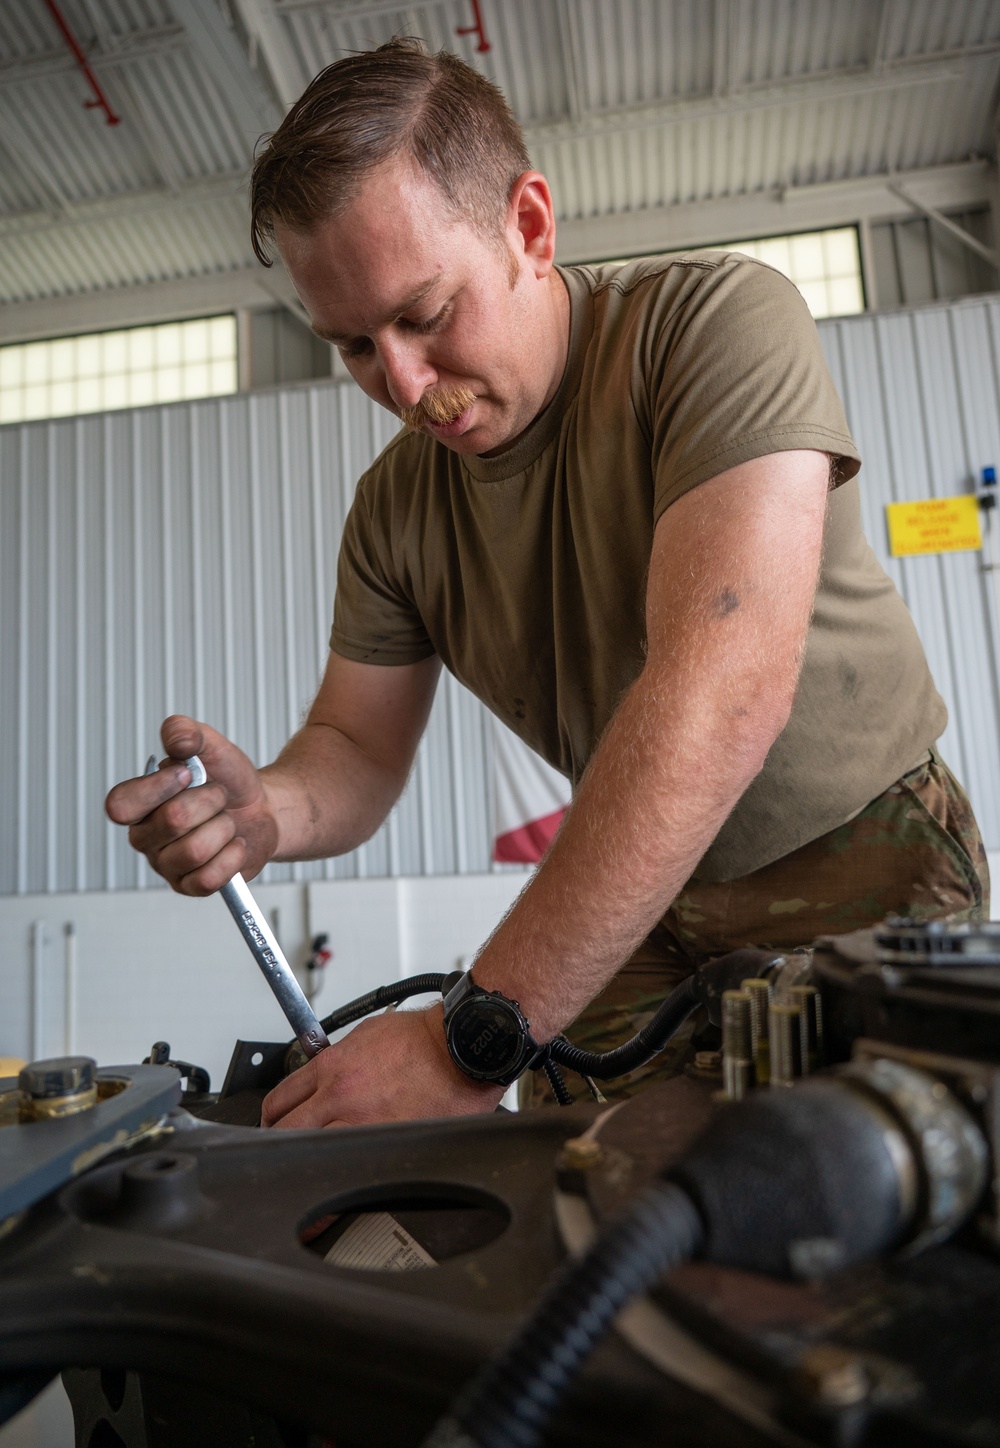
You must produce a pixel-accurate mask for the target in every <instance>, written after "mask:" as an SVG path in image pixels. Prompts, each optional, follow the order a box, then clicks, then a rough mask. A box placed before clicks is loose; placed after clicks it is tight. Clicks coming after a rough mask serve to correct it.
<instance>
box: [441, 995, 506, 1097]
mask: <svg viewBox="0 0 1000 1448" xmlns="http://www.w3.org/2000/svg"><path fill="white" fill-rule="evenodd" d="M449 1034H450V1037H451V1046H452V1050H453V1052H454V1054H455V1056H456V1058H457V1059H458V1060H459V1061H460V1062H461V1063H462V1065H463V1066H464V1067H465V1068H466V1070H468V1071H474V1072H476V1073H477V1074H480V1073H481V1074H482V1075H483V1076H488V1077H494V1076H503V1075H505V1074H506V1073H507V1072H508V1071H510V1070H512V1069H513V1068H515V1067H516V1066H517V1064H518V1062H519V1060H520V1058H521V1056H522V1055H523V1052H524V1040H523V1033H522V1031H521V1028H520V1026H519V1024H518V1022H517V1020H516V1018H515V1016H514V1015H513V1013H512V1011H511V1009H510V1007H509V1006H507V1005H505V1004H504V1002H503V1001H493V1000H488V999H485V998H484V997H482V996H480V997H478V998H477V999H475V1000H468V1001H463V1002H462V1004H461V1005H460V1006H459V1008H458V1010H457V1011H456V1012H455V1014H454V1015H453V1016H452V1018H451V1021H450V1022H449Z"/></svg>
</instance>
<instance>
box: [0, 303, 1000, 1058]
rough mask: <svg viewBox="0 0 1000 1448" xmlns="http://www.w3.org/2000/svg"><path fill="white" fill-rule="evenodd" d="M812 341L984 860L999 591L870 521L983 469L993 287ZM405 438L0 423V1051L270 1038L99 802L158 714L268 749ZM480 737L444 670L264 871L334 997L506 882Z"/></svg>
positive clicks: (490, 909) (288, 405)
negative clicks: (383, 783) (341, 819)
mask: <svg viewBox="0 0 1000 1448" xmlns="http://www.w3.org/2000/svg"><path fill="white" fill-rule="evenodd" d="M820 332H821V336H822V339H823V345H824V347H825V349H826V352H827V355H828V358H829V361H830V364H831V367H832V369H833V372H834V376H835V379H836V381H837V384H838V387H839V389H840V391H841V395H842V396H843V398H844V402H845V405H846V408H847V413H848V417H849V419H850V423H851V426H852V429H853V431H854V433H855V436H856V438H857V441H858V443H859V446H860V450H861V453H862V456H863V457H864V459H865V468H864V471H863V473H862V497H863V504H864V509H865V524H866V530H867V532H868V536H869V539H870V540H871V542H872V545H873V546H874V548H875V550H876V552H877V553H878V554H879V556H880V558H881V559H882V560H883V562H884V563H885V564H886V566H887V567H888V569H889V571H890V573H891V574H892V576H893V577H894V579H895V580H896V581H897V583H898V585H899V587H900V589H901V591H902V593H903V596H904V597H905V598H906V600H907V603H908V604H909V606H910V608H911V610H912V612H913V614H914V616H915V618H916V621H917V625H918V628H919V630H920V633H921V636H922V638H923V640H924V643H925V646H926V648H927V651H928V654H929V656H930V660H931V666H932V668H933V670H934V673H935V677H936V678H937V681H938V684H939V687H940V688H941V690H942V692H943V694H944V696H945V698H946V700H947V703H948V706H949V710H950V714H951V723H950V725H949V728H948V731H947V733H946V735H945V736H944V739H943V741H942V750H943V753H944V755H945V757H946V758H947V759H948V760H949V762H950V763H951V764H952V765H953V767H954V768H955V769H956V771H957V772H958V774H959V775H960V777H961V778H962V779H963V781H964V782H965V783H966V785H967V787H968V788H969V791H970V794H971V795H972V799H973V802H974V805H975V807H976V811H977V815H978V817H979V821H980V824H981V826H982V828H983V832H984V835H985V837H986V841H987V845H988V847H989V848H990V849H991V850H997V849H1000V761H998V758H997V754H996V749H995V741H996V739H997V737H998V732H1000V728H998V726H1000V683H998V659H1000V624H998V619H1000V614H998V611H997V595H996V594H995V592H994V588H995V587H1000V584H995V582H994V580H995V579H996V578H997V575H996V574H995V573H994V574H990V573H988V572H985V571H984V570H983V568H982V561H983V559H982V557H981V555H980V554H978V553H963V554H953V555H948V556H940V557H929V558H916V559H908V560H890V559H888V558H887V556H886V537H885V524H884V514H883V505H884V504H885V503H887V502H890V501H896V500H904V499H913V498H921V497H933V496H948V495H952V494H955V493H961V492H967V491H968V490H970V489H971V488H974V487H975V486H976V480H977V478H978V476H979V472H980V469H981V468H982V467H983V466H986V465H989V464H993V465H995V466H1000V425H998V415H1000V298H997V297H995V296H994V297H987V298H976V299H968V300H964V301H961V302H958V303H947V304H937V305H932V306H928V307H924V308H917V309H912V310H903V311H900V312H897V313H893V314H866V315H862V316H859V317H854V318H849V319H843V320H839V321H836V320H835V321H828V322H824V323H821V324H820ZM395 426H396V424H395V422H394V420H393V419H392V418H391V417H389V416H388V414H386V413H384V412H382V411H381V410H380V409H379V408H377V407H376V406H375V405H374V404H372V403H370V402H369V401H368V400H367V399H366V398H364V397H363V395H362V394H361V393H360V392H359V391H358V390H357V389H356V388H354V387H353V386H352V385H350V384H340V383H334V382H326V383H319V384H310V385H300V386H297V387H289V388H285V389H283V390H279V391H275V392H272V393H263V394H253V395H249V396H234V397H230V398H223V399H212V400H207V401H203V402H195V403H184V404H174V405H171V406H168V407H162V408H150V409H143V410H139V411H135V412H121V413H111V414H104V415H101V416H94V417H89V418H83V419H70V420H63V421H56V422H51V423H33V424H26V425H24V426H18V427H6V428H3V429H0V480H2V484H0V774H2V778H3V779H4V781H5V789H4V807H3V810H2V811H0V939H2V940H3V941H4V942H5V944H4V947H3V951H4V956H5V958H4V961H3V964H4V967H5V969H4V971H3V973H2V983H0V1054H2V1053H4V1052H12V1053H15V1054H21V1055H28V1054H33V1055H38V1054H40V1053H41V1054H44V1053H46V1052H49V1051H52V1050H60V1049H63V1047H64V1045H65V1044H66V1043H70V1044H72V1045H73V1046H74V1047H76V1048H80V1049H86V1050H90V1051H91V1052H96V1053H98V1054H99V1055H100V1057H101V1058H102V1059H104V1060H107V1059H108V1057H109V1055H116V1054H118V1055H121V1056H123V1057H124V1058H125V1059H132V1060H134V1059H136V1054H137V1052H138V1050H139V1048H140V1047H142V1048H143V1052H144V1053H145V1050H147V1049H148V1045H149V1043H150V1042H151V1041H152V1039H154V1038H155V1037H156V1036H157V1035H160V1036H162V1035H166V1034H167V1032H168V1030H181V1031H183V1032H184V1033H185V1034H184V1037H183V1038H179V1039H178V1040H177V1041H176V1042H175V1045H176V1049H177V1051H178V1053H179V1054H182V1055H184V1056H185V1057H186V1058H187V1059H196V1060H197V1059H201V1058H204V1059H205V1062H206V1064H210V1066H211V1067H212V1068H213V1069H215V1070H219V1069H221V1066H222V1065H224V1061H225V1057H226V1056H227V1055H228V1049H229V1046H230V1045H231V1043H232V1040H233V1038H234V1037H235V1035H237V1034H240V1035H242V1036H244V1037H247V1036H248V1035H250V1034H253V1033H254V1032H257V1033H258V1034H261V1035H263V1036H264V1037H266V1036H268V1035H269V1034H270V1035H274V1034H277V1035H278V1036H279V1037H280V1036H281V1035H283V1034H284V1031H283V1030H282V1029H281V1027H282V1025H283V1023H282V1022H281V1021H280V1020H279V1019H278V1018H277V1017H276V1012H275V1010H274V1007H273V1005H272V1004H271V1002H270V1001H269V999H268V997H267V992H266V988H265V987H264V985H263V983H262V982H258V980H257V978H256V974H255V972H254V969H253V966H252V964H251V962H250V961H249V958H248V956H247V955H246V953H245V949H244V947H243V945H242V942H241V941H240V940H239V938H238V936H237V935H236V931H235V928H234V927H233V926H232V922H231V921H229V920H228V917H227V916H226V914H225V911H224V908H223V907H222V906H221V903H220V902H218V901H208V902H192V901H190V900H184V899H180V898H179V897H174V896H172V895H170V894H169V892H167V891H166V890H165V889H163V888H161V882H159V881H158V880H157V879H156V878H155V877H153V876H152V875H151V873H150V872H149V871H148V869H147V867H146V866H145V863H144V862H143V861H141V860H140V859H139V858H138V857H137V856H136V855H135V854H134V853H133V852H132V851H131V850H130V849H129V847H128V845H127V842H126V839H125V834H124V831H121V830H118V829H115V828H114V827H113V826H111V825H110V824H109V823H108V822H107V821H106V819H105V817H104V814H103V810H102V800H103V797H104V794H105V792H106V790H107V788H108V786H109V785H110V784H111V783H113V782H114V781H115V780H117V779H119V778H123V777H125V776H127V775H129V774H133V773H136V772H137V771H138V770H140V769H141V768H142V765H143V762H144V760H145V759H146V757H147V755H148V754H149V753H150V752H151V751H152V750H154V749H155V748H156V747H157V731H158V726H159V722H160V720H161V719H162V717H163V716H164V715H165V714H167V713H170V712H174V711H184V712H191V713H193V714H195V715H196V716H197V717H201V718H205V719H208V720H210V721H212V722H214V723H215V724H216V725H218V726H219V727H220V728H222V729H223V730H225V731H226V732H228V733H229V734H230V735H231V736H232V737H233V738H234V739H235V740H236V741H237V742H238V743H239V744H241V745H242V746H243V747H244V748H245V749H246V750H247V751H248V753H249V754H250V755H251V757H253V758H254V759H255V760H259V761H263V760H266V759H269V758H271V757H273V755H274V753H275V752H276V751H277V750H278V749H279V748H280V746H281V745H282V744H283V742H284V741H285V739H286V738H287V737H288V735H289V733H290V732H291V731H292V730H293V729H294V728H295V727H296V725H297V724H298V722H299V720H300V718H301V716H302V712H303V710H304V708H305V707H306V705H307V704H308V701H309V699H310V697H311V694H312V692H313V690H314V688H315V684H316V681H317V678H318V675H319V671H320V669H321V667H322V664H323V659H324V656H325V652H326V639H327V634H328V629H329V621H330V612H331V600H332V597H333V591H334V575H335V563H336V553H337V543H338V539H339V536H340V531H341V528H342V525H343V520H344V517H345V514H346V510H347V507H348V505H349V501H350V497H351V495H352V493H353V489H354V485H355V481H356V479H357V478H358V476H359V475H360V474H361V472H362V471H363V470H364V468H365V467H366V466H367V465H368V463H369V462H370V461H371V459H372V458H373V457H374V456H375V455H376V454H377V452H378V451H379V449H380V448H381V447H382V446H384V444H385V443H386V442H387V441H388V439H389V437H390V436H391V435H392V433H393V431H394V429H395ZM485 724H486V716H485V713H484V711H483V709H482V707H481V706H480V705H479V704H478V702H477V701H475V700H474V699H473V698H472V697H471V696H470V695H469V694H468V693H466V692H465V691H464V690H463V689H462V688H461V687H460V686H458V685H457V684H455V683H454V681H451V680H446V681H445V682H444V684H443V687H442V688H441V690H440V691H439V695H438V699H437V701H436V704H435V707H434V712H433V715H432V719H431V723H430V726H429V729H428V732H427V736H426V738H425V740H424V743H423V744H422V746H421V749H420V753H419V759H418V763H417V765H416V768H415V770H414V775H413V778H412V780H411V783H410V785H409V788H408V790H407V793H406V796H405V797H404V799H403V801H402V803H401V805H400V806H399V808H398V809H397V810H396V811H395V812H394V814H393V816H392V817H391V819H390V821H389V822H388V823H387V825H386V826H385V827H384V828H383V829H382V830H381V831H379V833H378V835H376V837H375V838H374V839H373V840H372V841H371V842H370V843H369V844H367V845H365V846H364V847H363V848H362V849H360V850H358V851H356V852H354V853H353V854H352V855H348V856H345V857H344V858H342V859H340V860H334V861H323V862H317V863H313V864H304V865H276V866H271V867H269V868H268V870H267V872H266V873H265V875H264V876H263V877H262V882H263V883H262V885H261V889H260V895H261V899H262V902H263V903H264V904H265V905H266V907H267V908H269V909H272V910H275V911H277V912H278V915H279V917H280V938H281V939H282V943H283V945H284V946H285V948H286V950H287V951H288V952H289V954H290V955H291V956H292V957H293V958H294V959H295V960H296V962H297V963H301V960H302V958H303V951H304V949H305V945H306V942H307V940H308V938H309V936H310V934H311V933H313V932H315V931H317V930H320V929H329V930H330V932H331V936H332V944H333V946H334V950H335V961H334V967H332V968H331V971H330V972H328V980H327V983H326V985H325V986H324V994H323V996H322V997H321V999H320V1000H319V1002H318V1004H319V1006H320V1007H321V1008H322V1009H323V1010H327V1009H332V1007H333V1005H334V1004H336V1003H338V1002H339V1001H342V1000H344V999H346V998H348V997H349V996H350V995H352V994H355V993H357V991H360V990H363V989H367V988H369V987H370V986H371V985H374V984H377V983H379V982H380V981H382V980H385V979H389V978H392V977H394V976H397V975H399V974H406V973H408V972H409V971H410V970H415V969H449V968H452V967H453V966H454V964H455V961H456V960H457V959H460V958H461V957H462V956H463V955H465V954H468V953H471V952H472V951H473V950H474V949H475V947H476V945H477V944H478V943H480V941H481V940H482V939H483V938H484V936H485V934H486V933H488V931H489V929H490V928H491V927H492V925H493V924H494V923H495V922H496V920H497V919H498V918H499V916H500V915H501V914H502V913H503V910H504V909H505V908H506V905H507V904H508V903H509V901H510V900H511V899H512V898H513V896H514V894H515V893H516V891H517V889H518V888H519V887H520V885H521V884H522V883H523V878H524V876H523V872H520V871H513V872H493V871H492V867H491V865H490V861H489V853H490V843H491V779H490V773H489V755H488V747H487V738H486V728H485ZM441 877H443V878H441ZM455 877H459V878H458V879H456V878H455ZM463 881H464V883H463ZM449 922H452V923H449ZM181 942H182V944H181ZM211 982H215V983H214V984H211ZM74 992H75V995H74ZM71 997H72V998H71ZM126 997H128V1004H127V1005H125V1004H123V1003H124V1002H125V999H126ZM154 1006H155V1009H154ZM137 1011H138V1015H139V1017H141V1021H142V1024H143V1029H141V1030H140V1025H139V1020H138V1018H137V1015H136V1012H137ZM193 1016H197V1017H198V1024H197V1025H196V1026H195V1025H194V1024H192V1017H193ZM199 1053H200V1055H199Z"/></svg>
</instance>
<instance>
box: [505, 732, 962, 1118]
mask: <svg viewBox="0 0 1000 1448" xmlns="http://www.w3.org/2000/svg"><path fill="white" fill-rule="evenodd" d="M989 889H990V885H989V870H988V867H987V864H986V851H985V849H984V847H983V842H982V839H981V837H980V834H979V830H978V828H977V826H976V821H975V818H974V816H973V813H972V806H971V805H970V803H969V800H968V797H967V796H966V794H965V791H964V790H963V789H962V787H961V785H960V784H959V783H958V780H957V779H956V778H955V777H954V775H953V774H952V773H951V771H950V770H949V769H948V768H947V766H946V765H945V764H944V763H943V762H942V760H941V759H940V757H939V756H938V755H937V754H936V753H935V752H934V751H931V755H930V758H929V759H927V760H926V761H925V762H924V763H923V764H920V765H918V766H917V768H915V769H911V770H910V771H909V772H908V773H907V774H904V775H903V777H902V778H901V779H900V780H898V781H897V782H896V783H895V784H894V785H892V786H891V787H890V788H889V789H887V790H886V791H885V793H884V794H880V795H879V796H878V798H877V799H873V800H872V801H871V803H870V804H868V805H866V806H865V808H864V809H863V810H862V811H861V812H860V814H857V815H855V817H854V818H853V819H852V820H849V821H848V822H847V824H844V825H840V826H839V827H838V828H837V829H835V830H831V831H830V832H829V834H826V835H822V836H820V838H819V839H818V840H813V841H812V842H811V843H810V844H808V845H804V846H803V847H802V848H801V849H800V850H795V851H793V853H792V854H790V855H785V856H784V858H783V859H780V860H775V862H774V863H773V864H771V865H765V866H764V868H763V869H762V870H755V871H754V872H753V873H752V874H750V875H743V876H742V877H741V878H740V879H738V880H727V881H724V882H721V883H708V882H706V881H697V880H695V881H691V882H689V883H688V885H687V886H686V887H685V888H684V889H683V890H682V891H681V893H680V895H678V896H677V898H676V900H675V901H674V903H673V905H672V906H671V907H670V909H669V910H668V911H667V914H666V915H665V916H664V918H663V919H662V920H661V921H660V923H659V924H658V925H657V926H656V928H655V929H654V930H653V932H652V934H651V935H650V936H649V937H648V939H647V940H645V941H644V942H643V944H642V945H641V946H640V948H639V949H638V950H637V951H636V953H635V955H634V956H633V957H632V959H631V960H630V961H628V963H627V964H626V965H624V966H623V967H622V968H621V970H620V971H619V972H618V974H617V975H616V976H615V977H614V979H613V980H612V981H611V982H610V983H609V984H608V985H607V986H606V987H605V989H604V990H603V991H602V992H601V994H600V995H599V996H597V997H596V999H595V1000H593V1001H592V1002H591V1003H590V1005H589V1006H587V1008H586V1009H585V1010H584V1011H583V1012H582V1013H581V1014H580V1016H578V1017H577V1019H576V1021H574V1023H573V1025H572V1026H571V1027H570V1028H569V1030H568V1031H567V1032H566V1034H567V1036H569V1038H570V1039H571V1040H572V1041H574V1042H575V1043H576V1044H577V1045H578V1046H583V1047H585V1048H586V1049H587V1050H590V1051H607V1050H610V1049H611V1048H612V1047H613V1046H618V1045H620V1044H621V1043H622V1042H623V1041H627V1040H628V1039H629V1038H630V1037H631V1036H633V1035H634V1034H635V1033H636V1031H638V1030H639V1029H640V1027H642V1026H644V1025H645V1024H646V1022H647V1021H648V1020H649V1018H650V1017H651V1015H652V1014H653V1012H654V1011H655V1010H656V1008H657V1006H658V1005H659V1004H660V1002H661V1001H662V1000H663V999H664V997H665V996H666V995H668V994H669V993H670V991H671V990H672V989H673V988H674V986H675V985H677V983H678V982H679V981H681V980H683V978H684V977H685V976H688V975H690V974H691V973H692V971H695V970H697V969H698V967H699V965H702V964H703V963H704V962H705V961H706V960H708V959H710V958H711V957H713V956H716V955H724V954H725V953H726V951H729V950H736V949H737V948H738V947H740V946H745V945H751V946H757V947H760V948H761V949H765V950H794V949H796V948H797V947H800V946H808V945H811V944H812V942H813V941H814V940H815V939H816V937H817V936H818V935H839V934H843V933H844V932H846V931H849V930H859V929H862V928H863V927H865V926H869V925H875V924H877V923H878V921H880V920H882V919H884V917H885V916H886V915H889V914H899V915H909V916H912V917H913V918H915V919H917V920H932V919H938V918H940V917H942V916H950V917H951V918H953V919H957V920H981V919H983V918H984V916H985V917H988V916H989ZM699 1014H700V1013H699ZM699 1014H696V1015H695V1016H693V1017H692V1018H691V1019H690V1020H689V1021H688V1023H687V1024H686V1025H685V1026H684V1027H682V1028H681V1030H680V1031H679V1032H678V1033H677V1035H676V1036H675V1037H674V1038H673V1040H672V1041H671V1042H670V1044H669V1046H668V1047H667V1049H666V1050H665V1051H664V1052H662V1053H661V1054H660V1055H659V1056H658V1057H657V1058H656V1059H655V1060H654V1061H651V1062H650V1063H649V1064H648V1065H646V1066H641V1067H640V1068H639V1069H638V1070H637V1071H633V1072H631V1073H630V1074H629V1075H628V1076H624V1077H622V1078H620V1079H619V1080H616V1081H612V1082H608V1083H606V1084H602V1087H601V1089H602V1091H603V1092H604V1094H605V1095H606V1096H607V1097H608V1098H609V1099H610V1098H613V1097H625V1096H632V1095H634V1094H635V1092H636V1091H637V1090H640V1089H641V1088H642V1087H643V1086H645V1085H648V1084H650V1083H651V1082H653V1081H660V1080H665V1079H666V1078H667V1077H668V1076H674V1075H676V1074H677V1073H678V1072H679V1071H680V1070H681V1069H682V1067H683V1065H684V1062H685V1060H686V1059H687V1058H688V1056H689V1055H690V1054H691V1051H692V1047H691V1038H692V1036H693V1035H694V1034H695V1032H696V1030H697V1029H698V1028H699V1024H703V1021H701V1022H700V1021H699ZM566 1084H567V1086H568V1087H569V1089H570V1091H571V1092H572V1093H573V1095H574V1096H577V1097H580V1098H581V1099H582V1098H584V1097H585V1096H586V1089H585V1087H584V1086H583V1083H582V1082H580V1080H579V1077H576V1076H574V1074H573V1073H572V1072H569V1073H567V1081H566ZM519 1099H520V1104H521V1106H522V1108H523V1107H527V1106H538V1105H548V1104H551V1103H552V1093H551V1091H550V1089H549V1087H548V1083H547V1082H546V1080H545V1078H544V1076H543V1075H542V1074H541V1072H539V1073H538V1074H537V1075H535V1074H533V1073H529V1074H528V1075H527V1076H525V1077H524V1078H522V1081H521V1083H520V1092H519Z"/></svg>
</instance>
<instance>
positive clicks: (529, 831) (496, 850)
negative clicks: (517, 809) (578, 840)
mask: <svg viewBox="0 0 1000 1448" xmlns="http://www.w3.org/2000/svg"><path fill="white" fill-rule="evenodd" d="M565 813H566V811H565V810H564V809H557V810H555V811H554V812H553V813H552V814H549V815H545V816H544V817H543V818H542V819H540V820H529V821H528V823H527V824H524V825H519V826H518V828H517V829H516V830H508V831H507V833H506V834H505V835H497V837H496V839H495V840H494V842H493V858H494V860H496V861H497V862H498V863H500V864H504V865H535V864H537V863H538V861H539V860H540V859H541V858H542V856H543V855H544V854H545V851H546V850H547V849H548V847H549V845H551V843H552V841H553V840H554V839H555V837H556V834H557V833H558V831H559V826H560V825H561V824H562V822H563V816H564V815H565Z"/></svg>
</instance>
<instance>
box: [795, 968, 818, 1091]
mask: <svg viewBox="0 0 1000 1448" xmlns="http://www.w3.org/2000/svg"><path fill="white" fill-rule="evenodd" d="M788 996H789V999H790V1000H791V1001H793V1002H794V1003H795V1004H796V1005H797V1006H798V1007H799V1008H800V1010H801V1011H802V1070H803V1073H807V1072H809V1071H818V1070H819V1068H820V1067H821V1066H822V1064H823V1001H822V998H821V997H820V993H819V991H818V990H817V989H816V987H815V986H814V985H793V986H792V988H791V990H790V991H789V992H788Z"/></svg>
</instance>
